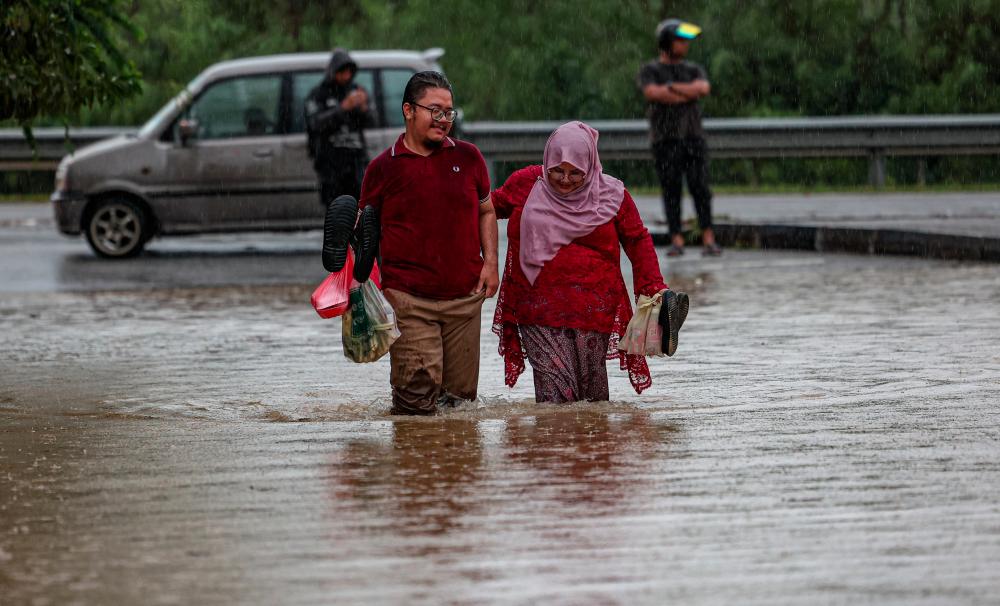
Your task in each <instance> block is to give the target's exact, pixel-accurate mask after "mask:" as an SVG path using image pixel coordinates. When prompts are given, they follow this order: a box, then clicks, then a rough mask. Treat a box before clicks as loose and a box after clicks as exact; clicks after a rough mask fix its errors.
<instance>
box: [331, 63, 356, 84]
mask: <svg viewBox="0 0 1000 606" xmlns="http://www.w3.org/2000/svg"><path fill="white" fill-rule="evenodd" d="M353 77H354V70H353V69H351V68H349V67H345V68H344V69H342V70H340V71H338V72H336V73H335V74H333V79H334V81H335V82H336V83H337V84H339V85H341V86H344V85H345V84H348V83H349V82H350V81H351V78H353Z"/></svg>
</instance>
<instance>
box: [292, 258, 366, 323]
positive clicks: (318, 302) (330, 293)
mask: <svg viewBox="0 0 1000 606" xmlns="http://www.w3.org/2000/svg"><path fill="white" fill-rule="evenodd" d="M381 277H382V276H381V274H380V273H379V270H378V263H376V264H375V265H374V266H372V273H371V275H370V276H369V278H368V279H369V280H372V281H373V282H375V286H377V287H378V288H382V282H381ZM358 286H359V284H358V282H357V281H356V280H355V279H354V251H353V250H351V249H348V250H347V262H346V263H344V267H343V268H342V269H341V270H340V271H338V272H334V273H332V274H330V275H329V276H327V277H326V279H325V280H323V281H322V282H320V283H319V286H317V287H316V290H314V291H313V294H312V297H310V301H311V302H312V306H313V309H315V310H316V313H318V314H319V317H321V318H336V317H338V316H341V315H343V314H344V312H345V311H347V308H348V307H350V305H351V299H350V296H351V289H352V288H358Z"/></svg>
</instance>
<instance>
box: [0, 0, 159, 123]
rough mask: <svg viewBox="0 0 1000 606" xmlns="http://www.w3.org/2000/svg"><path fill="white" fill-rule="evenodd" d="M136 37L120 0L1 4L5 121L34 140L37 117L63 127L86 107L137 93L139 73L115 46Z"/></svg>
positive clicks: (0, 104) (0, 106)
mask: <svg viewBox="0 0 1000 606" xmlns="http://www.w3.org/2000/svg"><path fill="white" fill-rule="evenodd" d="M121 32H126V33H128V34H130V35H132V36H135V37H138V36H139V32H138V30H136V29H134V28H133V26H132V25H131V24H130V23H129V22H128V20H127V19H126V18H125V17H124V16H123V13H122V10H121V8H120V6H119V2H118V1H117V0H4V3H3V8H2V12H0V36H2V38H3V45H2V46H0V120H13V121H15V122H16V123H17V124H19V125H21V126H22V127H23V128H24V130H25V134H26V135H27V136H28V138H29V139H31V123H32V122H33V121H34V120H36V119H37V118H39V117H42V116H48V117H52V118H58V119H60V120H61V121H62V122H63V123H64V124H68V121H69V120H70V119H71V118H72V117H74V116H75V115H76V113H77V111H78V110H79V109H80V108H82V107H87V106H94V105H97V104H109V103H112V102H119V101H122V100H124V99H126V98H128V97H131V96H132V95H135V94H136V93H138V92H139V91H140V90H141V89H140V86H139V72H138V71H137V70H136V68H135V65H133V63H132V62H131V61H130V60H128V59H127V58H126V57H125V56H124V54H123V53H122V51H121V49H120V48H119V45H120V43H119V42H116V36H117V35H118V34H120V33H121Z"/></svg>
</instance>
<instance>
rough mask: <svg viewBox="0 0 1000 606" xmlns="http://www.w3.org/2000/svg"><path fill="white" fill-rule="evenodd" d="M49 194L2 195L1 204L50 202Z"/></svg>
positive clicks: (0, 196) (0, 195)
mask: <svg viewBox="0 0 1000 606" xmlns="http://www.w3.org/2000/svg"><path fill="white" fill-rule="evenodd" d="M49 195H50V194H47V193H34V194H0V204H2V203H4V202H48V201H49Z"/></svg>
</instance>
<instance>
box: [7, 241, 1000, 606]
mask: <svg viewBox="0 0 1000 606" xmlns="http://www.w3.org/2000/svg"><path fill="white" fill-rule="evenodd" d="M251 238H253V239H252V240H251ZM248 242H254V244H253V245H252V249H249V250H248V246H249V244H248ZM318 242H319V235H318V234H315V233H314V234H299V235H291V236H282V235H267V236H263V237H259V238H258V237H253V236H247V235H241V236H206V237H199V238H194V239H175V240H172V241H167V240H165V241H163V242H162V243H157V244H156V245H154V246H153V247H152V250H151V254H149V255H146V256H144V257H143V258H141V259H139V260H135V261H127V262H124V263H113V264H109V263H106V262H101V261H97V260H95V259H93V258H92V257H90V256H89V252H88V251H87V250H86V248H85V245H84V244H83V243H82V241H73V240H64V239H62V238H61V237H60V236H57V235H55V234H53V233H52V232H51V230H50V229H49V228H48V227H45V226H44V225H43V224H35V225H31V224H30V222H29V223H24V222H22V223H21V224H18V225H14V224H9V225H6V226H4V225H3V224H2V223H0V259H3V262H2V267H0V271H2V272H3V276H2V277H3V280H2V281H0V326H2V331H0V352H3V353H2V355H0V604H4V606H6V604H8V603H10V604H63V603H80V604H119V603H130V604H140V603H142V604H178V603H202V604H230V603H255V604H272V603H286V604H299V603H301V604H309V603H329V602H335V603H346V604H354V603H357V604H373V603H408V604H410V603H412V604H441V603H446V604H480V603H497V604H535V603H540V602H546V603H552V604H663V603H667V602H678V603H692V604H731V603H743V604H802V603H831V604H842V603H853V602H865V603H878V604H886V603H894V604H989V603H995V600H996V596H997V595H998V592H1000V576H998V575H997V573H996V565H995V562H996V561H997V560H998V559H1000V505H998V503H1000V429H998V427H1000V423H998V421H1000V413H998V409H997V404H998V402H1000V313H998V307H1000V306H998V304H997V301H998V300H1000V272H998V271H997V270H996V266H995V265H990V264H978V263H953V262H941V261H926V260H916V259H907V258H878V257H855V256H849V255H817V254H805V253H779V252H773V253H762V252H752V251H727V253H726V255H725V256H724V257H722V258H721V259H702V258H700V257H698V256H696V255H687V256H685V257H684V258H683V259H679V260H676V261H670V262H667V261H666V260H665V259H664V260H663V262H662V267H663V269H664V271H665V275H666V277H667V279H668V281H669V282H670V283H671V285H672V287H673V288H675V289H678V290H685V291H687V292H689V293H690V294H691V297H692V311H691V315H690V317H689V319H688V322H687V324H685V328H684V330H683V331H682V333H681V335H682V338H681V348H680V350H679V351H678V354H677V355H676V356H675V357H673V358H670V359H656V360H652V361H651V364H650V366H651V369H652V371H653V381H654V384H653V387H651V388H650V389H649V390H647V391H646V392H644V393H643V394H642V395H636V394H635V393H634V392H633V391H631V389H630V388H629V385H628V381H627V377H625V376H624V375H623V373H621V372H619V371H618V369H617V368H615V367H614V365H613V364H609V373H610V375H611V392H612V399H613V401H612V402H610V403H599V404H577V405H571V406H566V407H552V406H539V405H536V404H534V403H533V401H532V397H531V395H532V391H531V381H530V374H529V375H525V376H523V377H522V378H521V380H520V382H519V383H518V385H517V386H516V387H515V388H514V389H513V390H509V389H507V388H506V387H505V386H504V385H503V381H502V366H501V364H500V361H499V357H498V356H497V355H496V338H495V337H494V336H492V334H490V333H489V322H488V319H489V318H490V317H491V315H492V302H488V303H487V306H486V308H485V309H484V322H483V345H482V359H483V369H482V376H481V382H480V391H481V398H480V400H479V401H478V402H475V403H467V404H464V405H462V406H461V407H459V408H458V409H456V410H454V411H450V412H448V413H446V414H443V415H441V416H438V417H434V418H430V419H400V418H395V417H391V416H389V415H387V414H386V411H387V408H388V386H387V376H388V364H387V361H386V360H381V361H379V362H377V363H374V364H371V365H356V364H351V363H349V362H347V361H346V360H345V359H344V358H343V357H342V354H341V352H340V349H339V334H340V332H339V325H338V324H337V323H336V322H330V321H323V320H320V319H319V318H318V316H316V315H315V313H314V312H313V311H312V309H311V308H310V307H309V305H308V295H309V292H310V290H311V288H312V286H313V285H314V284H315V283H316V282H318V280H319V279H320V278H321V277H322V270H321V269H320V268H319V267H318V265H319V262H318V258H317V255H316V254H315V252H314V251H315V250H316V249H317V247H318Z"/></svg>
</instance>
